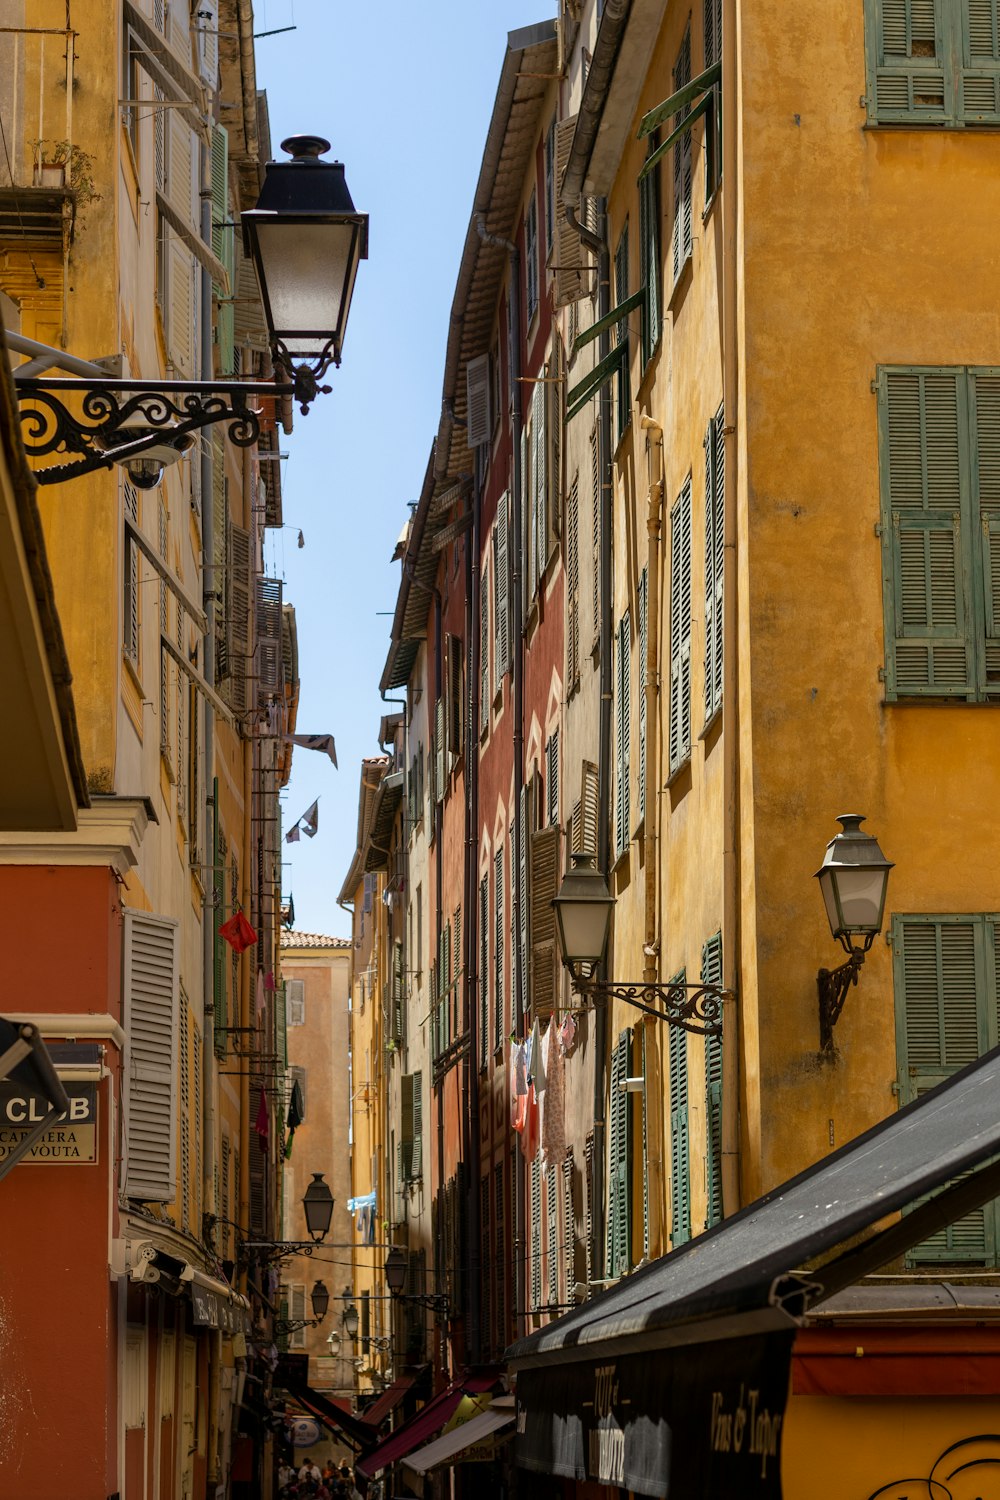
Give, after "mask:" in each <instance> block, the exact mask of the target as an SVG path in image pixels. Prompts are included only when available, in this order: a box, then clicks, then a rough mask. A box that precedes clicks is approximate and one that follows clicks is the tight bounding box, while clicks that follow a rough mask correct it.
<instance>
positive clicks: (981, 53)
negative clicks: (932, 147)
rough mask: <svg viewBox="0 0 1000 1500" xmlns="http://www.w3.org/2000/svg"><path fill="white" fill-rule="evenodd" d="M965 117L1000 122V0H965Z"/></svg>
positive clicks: (974, 121) (977, 121) (978, 121)
mask: <svg viewBox="0 0 1000 1500" xmlns="http://www.w3.org/2000/svg"><path fill="white" fill-rule="evenodd" d="M961 9H962V12H963V15H962V23H963V24H962V46H963V56H962V64H963V66H962V83H961V100H960V105H961V116H962V119H963V120H964V121H965V123H966V124H967V125H978V124H987V125H996V124H998V123H1000V0H962V5H961Z"/></svg>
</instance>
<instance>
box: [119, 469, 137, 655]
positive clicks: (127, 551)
mask: <svg viewBox="0 0 1000 1500" xmlns="http://www.w3.org/2000/svg"><path fill="white" fill-rule="evenodd" d="M122 495H123V497H124V510H125V519H126V520H127V521H131V523H132V525H133V526H134V527H136V529H137V530H138V526H139V492H138V490H137V489H136V487H135V485H134V484H131V483H130V482H129V480H127V479H125V480H123V481H122ZM124 556H125V566H124V569H123V578H124V585H125V587H124V596H123V597H124V605H123V609H122V649H123V651H124V652H125V655H126V656H127V657H128V659H129V661H130V662H131V663H132V665H133V667H135V668H136V670H137V671H138V670H139V668H140V662H139V549H138V547H137V546H136V545H135V543H134V542H133V541H132V540H131V538H130V537H129V535H128V533H127V532H126V533H125V544H124Z"/></svg>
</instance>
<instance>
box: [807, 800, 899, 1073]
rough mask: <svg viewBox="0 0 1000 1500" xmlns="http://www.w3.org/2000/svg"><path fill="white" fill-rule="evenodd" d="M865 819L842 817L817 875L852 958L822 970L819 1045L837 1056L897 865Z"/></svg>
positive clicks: (834, 930) (819, 977)
mask: <svg viewBox="0 0 1000 1500" xmlns="http://www.w3.org/2000/svg"><path fill="white" fill-rule="evenodd" d="M864 821H865V820H864V817H863V816H862V815H861V814H858V813H844V814H842V815H841V816H839V817H838V818H837V822H838V823H839V824H840V827H841V831H840V833H837V834H835V835H834V836H833V838H832V839H831V840H830V842H829V843H828V844H827V846H826V854H825V855H824V856H823V863H822V864H821V865H820V867H819V869H818V870H817V871H816V879H817V880H818V881H819V886H820V890H821V891H822V893H823V902H824V905H825V906H826V915H827V920H828V921H829V923H830V932H831V933H832V935H833V937H834V938H835V939H836V940H837V941H838V942H839V943H840V944H841V945H842V947H843V948H844V949H845V950H846V952H847V954H848V959H847V962H846V963H843V964H841V965H840V966H839V968H836V969H820V971H819V974H818V975H817V984H818V987H819V1045H820V1051H821V1052H823V1053H825V1054H826V1055H827V1056H828V1057H832V1056H833V1052H834V1046H833V1028H834V1026H836V1024H837V1021H838V1020H839V1018H840V1012H841V1011H842V1010H843V1008H844V1001H845V1000H846V999H847V992H848V990H849V989H850V987H851V985H852V984H857V982H858V975H859V973H860V972H861V965H862V964H863V963H864V961H865V954H866V953H867V952H868V950H869V948H870V947H871V945H872V943H873V942H874V941H875V939H876V938H877V937H878V935H879V933H880V932H881V931H882V923H883V918H884V914H885V896H886V891H887V889H888V886H889V871H890V870H891V869H892V868H893V865H892V861H891V860H887V859H886V857H885V855H884V854H883V853H882V850H881V849H880V848H879V845H878V840H877V839H875V838H873V837H872V835H871V834H870V833H862V831H861V824H862V823H863V822H864Z"/></svg>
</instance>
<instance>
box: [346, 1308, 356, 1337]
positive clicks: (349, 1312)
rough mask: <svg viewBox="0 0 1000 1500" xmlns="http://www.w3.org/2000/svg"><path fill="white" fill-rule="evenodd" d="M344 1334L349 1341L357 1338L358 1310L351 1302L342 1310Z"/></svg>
mask: <svg viewBox="0 0 1000 1500" xmlns="http://www.w3.org/2000/svg"><path fill="white" fill-rule="evenodd" d="M344 1332H345V1333H346V1334H347V1337H348V1338H349V1339H356V1338H357V1336H358V1309H357V1308H356V1307H355V1305H354V1303H353V1302H352V1303H350V1304H349V1305H348V1306H347V1307H345V1308H344Z"/></svg>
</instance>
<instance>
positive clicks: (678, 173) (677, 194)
mask: <svg viewBox="0 0 1000 1500" xmlns="http://www.w3.org/2000/svg"><path fill="white" fill-rule="evenodd" d="M690 82H691V24H690V22H689V23H688V27H687V30H686V31H685V33H684V40H683V42H682V43H681V49H680V51H679V52H678V54H677V61H676V63H675V64H674V93H675V94H676V93H678V92H679V91H680V90H681V89H682V88H683V87H684V85H685V84H687V83H690ZM690 113H691V105H690V104H685V105H684V106H683V107H682V108H681V109H680V110H678V120H677V123H678V124H680V122H681V121H682V120H685V119H687V116H688V115H689V114H690ZM650 175H652V174H650ZM691 175H692V173H691V132H690V130H685V131H684V134H683V135H682V136H681V138H680V140H678V141H676V142H675V143H674V221H673V230H672V239H671V251H672V260H673V274H674V281H676V280H677V278H678V277H679V276H680V274H681V271H682V270H683V269H684V266H685V265H686V264H687V260H688V257H689V256H690V254H691V248H692V244H693V240H692V230H691Z"/></svg>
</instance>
